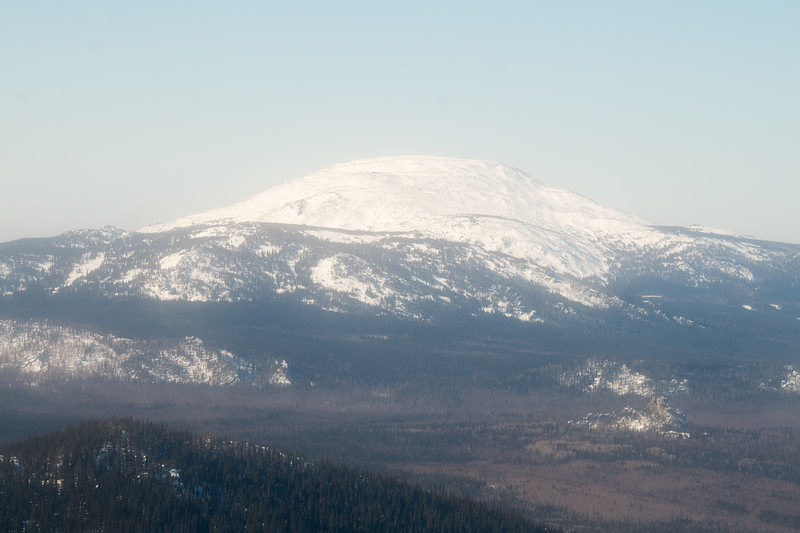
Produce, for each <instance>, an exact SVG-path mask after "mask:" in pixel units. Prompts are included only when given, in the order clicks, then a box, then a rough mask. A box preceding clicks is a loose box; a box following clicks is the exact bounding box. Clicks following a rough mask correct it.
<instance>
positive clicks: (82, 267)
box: [63, 252, 106, 287]
mask: <svg viewBox="0 0 800 533" xmlns="http://www.w3.org/2000/svg"><path fill="white" fill-rule="evenodd" d="M105 260H106V254H104V253H103V252H99V253H98V254H97V256H95V257H91V256H90V255H89V254H86V255H84V256H83V263H80V264H77V265H75V267H74V268H73V269H72V272H70V273H69V275H68V276H67V279H66V280H65V281H64V285H63V287H69V286H71V285H72V284H73V283H75V282H76V281H78V280H79V279H81V278H83V277H86V276H87V275H88V274H90V273H92V272H94V271H95V270H97V269H98V268H100V267H101V266H102V265H103V262H104V261H105Z"/></svg>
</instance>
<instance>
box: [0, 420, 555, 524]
mask: <svg viewBox="0 0 800 533" xmlns="http://www.w3.org/2000/svg"><path fill="white" fill-rule="evenodd" d="M0 530H2V531H163V532H168V531H187V532H188V531H191V532H196V531H306V532H307V531H482V532H483V531H546V530H548V529H546V528H544V527H542V526H537V525H535V524H534V523H532V522H531V521H529V520H527V519H525V518H524V517H522V516H521V515H520V514H519V513H517V512H514V511H506V510H501V509H498V508H493V507H489V506H487V505H484V504H481V503H477V502H474V501H470V500H466V499H463V498H457V497H453V496H447V495H442V494H437V493H433V492H430V491H424V490H422V489H420V488H416V487H414V486H412V485H410V484H408V483H405V482H400V481H397V480H393V479H390V478H387V477H385V476H380V475H374V474H367V473H364V472H359V471H358V470H355V469H352V468H345V467H340V466H334V465H331V464H328V463H326V462H318V461H311V460H308V459H304V458H302V457H298V456H296V455H293V454H286V453H282V452H278V451H276V450H273V449H271V448H269V447H265V446H258V445H252V444H246V443H241V442H232V441H222V440H216V439H212V438H202V439H198V438H195V437H193V436H191V435H189V434H188V433H184V432H177V431H168V430H166V429H165V428H163V427H161V426H157V425H154V424H150V423H145V422H138V421H132V420H120V419H113V420H109V421H106V422H89V423H85V424H82V425H80V426H77V427H71V428H67V429H64V430H61V431H60V432H57V433H53V434H50V435H47V436H44V437H38V438H35V439H31V440H28V441H26V442H23V443H21V444H17V445H15V446H12V447H8V448H5V449H3V450H0Z"/></svg>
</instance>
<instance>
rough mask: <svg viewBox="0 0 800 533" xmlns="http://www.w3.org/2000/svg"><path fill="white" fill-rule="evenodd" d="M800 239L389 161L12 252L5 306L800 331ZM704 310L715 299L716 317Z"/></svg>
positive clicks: (475, 170) (526, 182) (460, 169)
mask: <svg viewBox="0 0 800 533" xmlns="http://www.w3.org/2000/svg"><path fill="white" fill-rule="evenodd" d="M799 273H800V247H798V246H795V245H785V244H779V243H766V242H758V241H754V240H751V239H747V238H743V237H738V236H735V235H729V234H724V233H714V232H713V231H712V230H708V229H705V228H660V227H656V226H654V225H653V224H650V223H648V222H647V221H645V220H643V219H641V218H638V217H636V216H633V215H629V214H626V213H623V212H621V211H618V210H616V209H611V208H607V207H603V206H601V205H599V204H597V203H595V202H592V201H591V200H589V199H587V198H584V197H582V196H580V195H578V194H575V193H571V192H568V191H564V190H559V189H555V188H552V187H549V186H547V185H545V184H544V183H542V182H541V181H539V180H537V179H535V178H533V177H531V176H529V175H528V174H526V173H524V172H522V171H520V170H517V169H514V168H510V167H507V166H504V165H502V164H500V163H494V162H484V161H469V160H458V159H447V158H434V157H387V158H378V159H373V160H365V161H356V162H352V163H347V164H342V165H336V166H334V167H331V168H328V169H325V170H321V171H318V172H316V173H314V174H311V175H309V176H306V177H303V178H300V179H297V180H294V181H291V182H289V183H286V184H284V185H280V186H278V187H274V188H271V189H268V190H267V191H265V192H263V193H262V194H259V195H257V196H255V197H253V198H251V199H249V200H246V201H244V202H241V203H239V204H236V205H233V206H231V207H227V208H222V209H217V210H213V211H209V212H206V213H201V214H198V215H193V216H189V217H185V218H181V219H178V220H176V221H173V222H168V223H163V224H158V225H154V226H149V227H146V228H142V229H141V230H139V231H136V232H124V231H121V230H116V229H114V228H106V229H104V230H95V231H76V232H71V233H67V234H64V235H61V236H59V237H55V238H52V239H39V240H26V241H15V242H11V243H6V244H4V245H0V296H5V297H13V296H18V295H21V294H22V295H24V294H32V293H36V294H40V293H41V294H50V295H60V294H86V295H93V296H99V297H102V298H111V299H113V298H125V297H137V298H141V297H144V298H147V299H152V300H161V301H168V300H178V301H192V302H236V301H259V300H260V299H264V298H276V297H277V298H283V299H288V300H292V301H295V302H302V303H304V304H307V305H310V306H315V307H318V308H322V309H325V310H330V311H337V312H356V313H368V314H373V315H374V314H382V315H391V316H399V317H404V318H411V319H415V320H426V321H434V322H435V321H437V320H438V317H441V316H442V315H443V314H452V313H461V314H465V315H474V316H481V315H489V314H494V315H502V316H507V317H510V318H513V319H517V320H521V321H527V322H533V323H550V324H555V325H558V324H574V323H576V322H577V323H587V322H597V321H598V320H600V321H601V322H602V321H603V320H604V319H603V318H602V317H601V315H603V316H609V315H608V314H609V313H610V314H612V315H613V316H614V317H615V318H614V319H613V320H614V321H618V320H620V319H623V320H633V321H641V322H647V323H652V322H659V323H671V324H674V325H676V326H678V327H692V326H697V325H700V326H703V323H704V320H705V317H706V314H704V313H707V311H708V309H709V306H710V307H711V308H713V309H715V310H717V311H719V312H723V313H734V314H738V315H739V316H747V315H748V313H749V314H750V316H756V315H758V316H761V317H765V319H767V320H781V321H794V322H793V326H794V325H796V326H797V327H800V274H799ZM698 302H700V303H702V305H700V306H699V307H698V305H697V304H698Z"/></svg>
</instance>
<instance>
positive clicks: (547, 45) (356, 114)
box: [0, 0, 800, 243]
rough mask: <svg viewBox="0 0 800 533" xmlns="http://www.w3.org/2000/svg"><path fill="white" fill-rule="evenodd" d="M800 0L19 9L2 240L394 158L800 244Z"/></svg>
mask: <svg viewBox="0 0 800 533" xmlns="http://www.w3.org/2000/svg"><path fill="white" fill-rule="evenodd" d="M798 28H800V2H797V1H794V0H792V1H785V2H781V1H761V2H756V1H751V2H737V1H730V0H729V1H706V2H704V1H700V0H692V1H672V2H642V1H638V0H637V1H630V2H614V1H603V2H598V1H595V0H592V1H584V2H580V1H556V0H553V1H550V2H536V1H527V2H523V1H520V2H502V1H501V2H493V3H492V4H491V5H490V4H489V3H488V2H446V3H445V2H440V3H434V2H431V1H430V0H429V1H427V2H415V1H410V0H404V1H403V2H379V1H371V2H347V1H344V0H340V1H337V2H330V1H326V2H301V1H295V2H280V3H278V2H270V1H252V2H205V1H198V0H193V1H181V0H175V1H161V2H151V1H138V2H108V1H96V2H92V1H80V0H76V1H70V2H64V1H62V0H59V1H45V0H41V1H40V0H32V1H18V2H12V1H9V2H2V4H1V5H0V66H1V67H2V68H0V77H1V78H0V79H1V80H2V83H0V180H1V181H0V184H1V189H0V241H7V240H11V239H16V238H21V237H33V236H52V235H56V234H58V233H61V232H64V231H66V230H69V229H75V228H84V227H102V226H104V225H107V224H111V225H114V226H118V227H122V228H125V229H136V228H138V227H141V226H144V225H147V224H152V223H155V222H160V221H165V220H170V219H173V218H177V217H179V216H182V215H187V214H191V213H195V212H199V211H204V210H207V209H210V208H214V207H222V206H225V205H228V204H231V203H234V202H237V201H239V200H243V199H245V198H247V197H249V196H252V195H253V194H256V193H258V192H260V191H262V190H264V189H266V188H268V187H271V186H273V185H276V184H278V183H282V182H284V181H288V180H290V179H293V178H297V177H300V176H303V175H306V174H308V173H310V172H313V171H314V170H317V169H319V168H323V167H326V166H329V165H332V164H335V163H340V162H346V161H350V160H353V159H362V158H369V157H374V156H380V155H408V154H423V155H442V156H451V157H464V158H473V159H491V160H499V161H502V162H504V163H506V164H508V165H511V166H515V167H518V168H521V169H523V170H525V171H527V172H528V173H530V174H532V175H534V176H536V177H537V178H539V179H542V180H544V181H546V182H548V183H549V184H551V185H553V186H556V187H562V188H566V189H570V190H573V191H575V192H578V193H580V194H583V195H584V196H588V197H589V198H592V199H594V200H596V201H598V202H600V203H603V204H606V205H610V206H613V207H617V208H620V209H623V210H626V211H629V212H631V213H635V214H637V215H640V216H643V217H645V218H648V219H650V220H652V221H653V222H656V223H658V224H664V225H689V224H703V225H709V226H714V227H718V228H724V229H728V230H732V231H736V232H740V233H744V234H750V235H754V236H756V237H759V238H764V239H771V240H782V241H788V242H794V243H800V208H798V203H799V202H800V60H798V57H800V31H798Z"/></svg>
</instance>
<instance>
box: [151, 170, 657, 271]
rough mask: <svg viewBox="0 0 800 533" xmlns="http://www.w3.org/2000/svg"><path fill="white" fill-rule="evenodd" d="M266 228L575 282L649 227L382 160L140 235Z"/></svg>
mask: <svg viewBox="0 0 800 533" xmlns="http://www.w3.org/2000/svg"><path fill="white" fill-rule="evenodd" d="M231 222H233V223H243V222H272V223H283V224H297V225H302V226H315V227H321V228H333V229H344V230H352V231H360V232H401V233H409V234H415V235H424V236H427V237H430V238H438V239H445V240H447V241H450V242H459V243H471V244H475V245H478V246H480V247H481V248H482V249H484V250H486V251H491V252H501V253H504V254H508V255H510V256H512V257H516V258H520V259H525V260H530V261H534V260H535V261H536V262H537V264H540V265H543V266H547V267H549V268H551V269H553V270H554V271H556V272H559V273H562V274H569V275H573V276H578V277H587V276H593V275H601V274H603V273H604V272H606V271H607V269H608V266H607V265H606V264H605V261H604V256H606V255H607V253H606V252H607V245H608V244H609V243H618V244H619V243H621V242H625V243H633V242H642V243H644V242H647V241H648V240H652V239H653V238H654V235H655V233H654V230H653V228H652V226H651V224H649V223H648V222H647V221H645V220H643V219H641V218H638V217H635V216H633V215H629V214H626V213H623V212H621V211H618V210H616V209H611V208H607V207H603V206H601V205H599V204H597V203H595V202H593V201H591V200H589V199H587V198H584V197H582V196H580V195H578V194H575V193H571V192H569V191H565V190H561V189H556V188H553V187H549V186H547V185H546V184H544V183H543V182H541V181H539V180H537V179H535V178H532V177H531V176H529V175H528V174H526V173H524V172H522V171H521V170H518V169H514V168H511V167H507V166H505V165H502V164H500V163H496V162H487V161H473V160H462V159H449V158H440V157H422V156H408V157H383V158H377V159H371V160H362V161H354V162H352V163H346V164H341V165H335V166H333V167H330V168H327V169H324V170H320V171H318V172H315V173H313V174H311V175H309V176H306V177H304V178H300V179H296V180H294V181H291V182H289V183H286V184H283V185H280V186H277V187H274V188H271V189H268V190H267V191H265V192H263V193H261V194H259V195H257V196H254V197H253V198H250V199H248V200H246V201H244V202H241V203H238V204H236V205H233V206H230V207H227V208H222V209H216V210H213V211H209V212H206V213H200V214H197V215H193V216H189V217H186V218H181V219H178V220H176V221H174V222H168V223H165V224H159V225H155V226H149V227H146V228H143V229H141V230H140V231H142V232H164V231H169V230H172V229H175V228H181V227H187V226H193V225H205V224H225V223H231Z"/></svg>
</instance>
